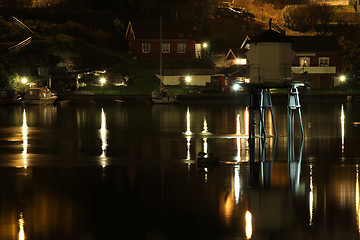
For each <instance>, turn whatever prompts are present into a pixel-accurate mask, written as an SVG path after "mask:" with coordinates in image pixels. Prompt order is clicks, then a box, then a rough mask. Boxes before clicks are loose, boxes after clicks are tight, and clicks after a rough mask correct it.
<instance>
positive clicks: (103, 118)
mask: <svg viewBox="0 0 360 240" xmlns="http://www.w3.org/2000/svg"><path fill="white" fill-rule="evenodd" d="M106 135H107V130H106V116H105V112H104V109H103V108H102V109H101V128H100V138H101V143H102V144H101V150H102V154H101V156H100V158H101V166H102V167H103V168H104V167H106V165H107V164H106V154H105V152H106V147H107V139H106V137H107V136H106Z"/></svg>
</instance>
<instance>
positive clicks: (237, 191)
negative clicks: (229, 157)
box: [234, 166, 241, 205]
mask: <svg viewBox="0 0 360 240" xmlns="http://www.w3.org/2000/svg"><path fill="white" fill-rule="evenodd" d="M239 168H240V166H235V167H234V171H235V172H234V194H235V204H236V205H239V202H240V190H241V189H240V174H239Z"/></svg>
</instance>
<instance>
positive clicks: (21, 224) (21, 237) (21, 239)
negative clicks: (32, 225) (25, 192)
mask: <svg viewBox="0 0 360 240" xmlns="http://www.w3.org/2000/svg"><path fill="white" fill-rule="evenodd" d="M24 224H25V221H24V218H23V214H22V213H20V218H19V237H18V240H25V230H24Z"/></svg>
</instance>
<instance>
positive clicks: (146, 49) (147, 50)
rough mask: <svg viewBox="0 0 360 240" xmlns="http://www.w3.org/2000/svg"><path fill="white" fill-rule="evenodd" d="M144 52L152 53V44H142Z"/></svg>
mask: <svg viewBox="0 0 360 240" xmlns="http://www.w3.org/2000/svg"><path fill="white" fill-rule="evenodd" d="M142 52H143V53H150V43H143V44H142Z"/></svg>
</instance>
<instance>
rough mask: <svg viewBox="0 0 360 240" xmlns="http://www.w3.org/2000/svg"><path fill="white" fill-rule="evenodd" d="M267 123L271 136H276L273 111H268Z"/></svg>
mask: <svg viewBox="0 0 360 240" xmlns="http://www.w3.org/2000/svg"><path fill="white" fill-rule="evenodd" d="M267 122H268V129H269V135H270V136H273V135H274V127H273V122H272V116H271V111H268V119H267Z"/></svg>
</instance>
